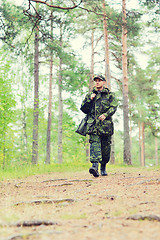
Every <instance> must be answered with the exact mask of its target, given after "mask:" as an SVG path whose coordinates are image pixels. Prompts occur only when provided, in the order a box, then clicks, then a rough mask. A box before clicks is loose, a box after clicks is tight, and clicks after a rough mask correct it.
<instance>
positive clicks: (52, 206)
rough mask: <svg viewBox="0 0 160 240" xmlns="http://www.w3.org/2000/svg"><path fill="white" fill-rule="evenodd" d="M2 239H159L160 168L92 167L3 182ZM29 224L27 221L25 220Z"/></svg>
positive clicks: (0, 202) (0, 191)
mask: <svg viewBox="0 0 160 240" xmlns="http://www.w3.org/2000/svg"><path fill="white" fill-rule="evenodd" d="M0 225H1V227H0V239H1V240H9V239H12V240H13V239H14V240H15V239H29V240H31V239H32V240H42V239H44V240H48V239H56V240H59V239H60V240H62V239H64V240H75V239H77V240H80V239H81V240H91V239H101V240H103V239H104V240H106V239H111V240H114V239H115V240H120V239H122V240H124V239H127V240H128V239H134V240H135V239H137V240H139V239H140V240H147V239H148V240H151V239H152V240H159V239H160V170H149V171H148V170H147V169H140V170H139V169H132V168H130V169H127V168H123V169H118V170H117V169H116V170H112V171H111V172H109V176H107V177H99V178H94V177H92V176H90V175H89V173H88V172H87V171H85V172H77V173H52V174H48V175H40V176H33V177H28V178H25V179H18V180H8V181H5V182H0ZM24 225H26V226H24Z"/></svg>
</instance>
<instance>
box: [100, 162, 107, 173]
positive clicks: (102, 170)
mask: <svg viewBox="0 0 160 240" xmlns="http://www.w3.org/2000/svg"><path fill="white" fill-rule="evenodd" d="M101 175H102V176H107V175H108V174H107V172H106V164H105V163H102V164H101Z"/></svg>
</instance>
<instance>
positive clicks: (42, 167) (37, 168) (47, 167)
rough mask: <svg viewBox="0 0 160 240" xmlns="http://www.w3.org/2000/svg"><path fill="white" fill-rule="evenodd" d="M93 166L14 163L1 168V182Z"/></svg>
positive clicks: (115, 169)
mask: <svg viewBox="0 0 160 240" xmlns="http://www.w3.org/2000/svg"><path fill="white" fill-rule="evenodd" d="M90 166H91V163H89V162H85V161H84V162H82V161H81V162H76V161H73V162H64V163H61V164H58V163H52V164H43V163H41V164H37V165H32V164H31V163H23V164H17V163H12V164H10V165H7V166H5V168H4V169H3V168H2V166H1V168H0V180H1V181H2V180H5V179H17V178H24V177H28V176H33V175H37V174H47V173H52V172H80V171H88V168H89V167H90ZM107 168H108V169H109V172H110V173H111V172H125V173H127V172H131V171H133V172H134V171H141V170H143V169H145V170H160V166H152V167H135V166H128V165H125V164H121V165H117V164H114V165H111V164H108V166H107ZM108 169H107V170H108Z"/></svg>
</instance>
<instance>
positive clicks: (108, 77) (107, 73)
mask: <svg viewBox="0 0 160 240" xmlns="http://www.w3.org/2000/svg"><path fill="white" fill-rule="evenodd" d="M102 7H103V30H104V41H105V77H106V85H105V87H107V88H109V89H110V90H111V74H110V64H109V44H108V26H107V19H106V8H105V0H103V2H102ZM110 163H111V164H114V163H115V155H114V135H113V136H112V144H111V157H110Z"/></svg>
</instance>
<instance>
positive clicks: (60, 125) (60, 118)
mask: <svg viewBox="0 0 160 240" xmlns="http://www.w3.org/2000/svg"><path fill="white" fill-rule="evenodd" d="M62 28H63V23H60V47H61V48H62V44H63V39H62V34H63V32H62ZM58 80H59V81H58V101H59V103H58V162H59V163H62V161H63V159H62V136H63V129H62V119H63V100H62V56H60V57H59V74H58Z"/></svg>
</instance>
